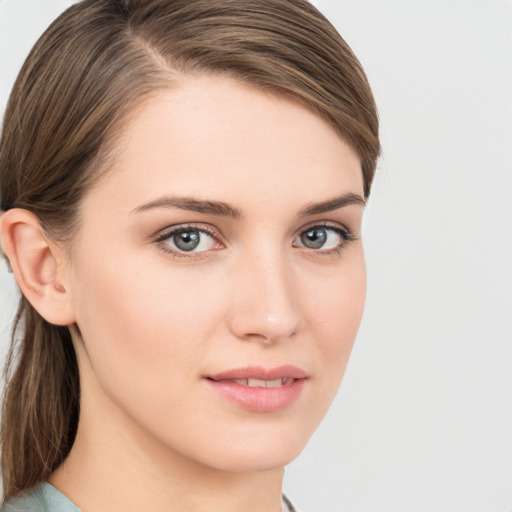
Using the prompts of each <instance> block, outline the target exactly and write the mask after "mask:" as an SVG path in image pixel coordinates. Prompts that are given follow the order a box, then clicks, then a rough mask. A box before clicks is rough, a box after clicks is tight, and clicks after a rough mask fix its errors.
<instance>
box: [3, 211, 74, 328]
mask: <svg viewBox="0 0 512 512" xmlns="http://www.w3.org/2000/svg"><path fill="white" fill-rule="evenodd" d="M0 241H1V245H2V249H3V251H4V253H5V255H6V256H7V258H8V260H9V263H10V266H11V268H12V271H13V273H14V275H15V277H16V281H17V282H18V286H19V287H20V289H21V292H22V293H23V295H24V296H25V297H26V298H27V300H28V301H29V302H30V303H31V304H32V306H33V307H34V308H35V309H36V311H37V312H38V313H39V314H40V315H41V316H42V317H43V318H44V319H45V320H46V321H47V322H49V323H51V324H55V325H70V324H72V323H74V322H75V316H74V311H73V307H72V300H71V294H70V290H69V289H68V288H69V286H68V284H67V282H66V275H65V269H66V268H67V265H65V264H64V263H65V255H66V253H65V252H64V250H63V249H62V248H61V247H59V245H58V244H57V243H56V242H54V241H53V240H51V239H50V238H49V237H48V236H47V235H46V233H45V231H44V229H43V227H42V226H41V223H40V221H39V219H38V218H37V216H36V215H34V214H33V213H31V212H29V211H28V210H24V209H21V208H13V209H11V210H8V211H7V212H4V213H3V214H2V217H1V218H0Z"/></svg>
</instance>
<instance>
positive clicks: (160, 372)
mask: <svg viewBox="0 0 512 512" xmlns="http://www.w3.org/2000/svg"><path fill="white" fill-rule="evenodd" d="M362 196H363V182H362V176H361V168H360V162H359V159H358V158H357V156H356V155H355V153H354V152H353V151H352V150H351V149H350V148H349V146H348V145H347V144H346V143H345V142H344V141H343V140H341V139H340V137H339V136H338V135H337V134H336V133H335V132H334V131H333V130H332V129H331V128H330V127H329V126H328V125H327V124H326V123H325V122H324V121H322V120H321V119H320V118H319V117H318V116H316V115H315V114H313V113H311V112H310V111H308V110H306V109H305V108H303V107H302V106H299V105H297V104H294V103H292V102H290V101H289V100H285V99H282V98H279V97H276V96H273V95H269V94H264V93H262V92H258V91H255V90H253V89H251V88H248V87H247V86H244V85H240V84H239V83H237V82H235V81H233V80H229V79H226V78H219V77H211V76H210V77H182V78H180V80H179V83H178V84H177V85H176V86H175V87H173V88H171V89H169V90H166V91H160V92H158V93H157V94H155V95H154V96H153V97H152V98H151V99H150V100H149V101H147V102H146V103H144V105H142V106H141V108H140V109H139V110H138V111H137V113H136V115H134V116H132V118H131V119H130V120H129V122H128V123H127V124H126V126H124V128H123V133H122V136H121V137H119V143H118V147H117V150H116V157H115V162H114V165H113V168H112V169H111V170H110V171H109V172H108V173H107V175H106V176H105V177H103V178H101V179H100V180H99V181H98V182H97V183H96V184H95V186H94V187H93V188H92V189H91V190H90V191H89V192H88V193H87V195H86V197H85V198H84V200H83V203H82V205H81V222H80V227H79V230H78V232H77V234H76V237H75V239H74V240H73V244H72V251H69V250H67V249H66V248H63V247H60V246H59V244H56V243H55V242H52V241H51V240H49V239H48V238H47V237H46V236H45V235H44V233H43V232H42V230H41V229H40V226H39V225H38V223H37V220H36V219H34V217H33V216H31V214H29V213H28V212H25V211H22V210H11V211H10V212H7V213H6V214H5V215H4V216H3V218H2V235H3V244H4V248H5V250H6V252H7V254H8V255H9V256H10V257H12V260H13V261H11V264H12V266H13V270H14V271H15V273H16V275H17V276H19V278H18V281H19V282H20V286H21V288H22V290H23V292H24V293H25V294H26V295H27V297H29V299H31V302H32V303H33V304H34V306H35V307H36V308H37V309H38V310H39V311H40V313H41V314H42V315H43V316H46V317H47V318H49V319H50V320H51V321H53V322H54V323H60V324H65V325H66V324H76V325H77V327H78V329H74V331H73V332H74V342H75V347H76V352H77V356H78V361H79V367H80V378H81V391H82V395H81V416H80V424H79V430H78V435H77V438H76V442H75V444H74V446H73V448H72V451H71V453H70V455H69V457H68V458H67V459H66V461H65V462H64V463H63V464H62V466H61V467H60V468H59V469H58V470H57V471H56V472H55V473H54V474H53V475H52V477H51V479H50V482H51V483H52V484H53V485H55V486H56V487H57V488H58V489H60V490H61V491H62V492H64V493H65V494H66V495H67V496H68V497H69V498H70V499H71V500H72V501H74V502H75V503H76V504H77V505H78V506H79V507H81V508H82V509H83V510H84V512H89V511H90V512H107V511H109V512H111V511H112V510H123V511H128V512H132V511H133V512H135V511H140V510H151V511H155V512H160V511H162V512H163V511H164V510H165V511H183V510H194V511H195V512H206V511H208V512H212V511H213V512H221V511H222V512H235V511H236V512H239V511H241V510H244V511H250V512H269V511H275V512H278V511H279V510H280V502H281V501H280V500H281V485H282V476H283V470H282V468H283V467H284V465H286V464H287V463H289V462H290V461H292V460H293V459H294V458H295V457H296V456H297V455H298V454H299V453H300V451H301V450H302V449H303V447H304V445H305V444H306V442H307V440H308V439H309V437H310V436H311V434H312V433H313V432H314V430H315V429H316V427H317V426H318V424H319V422H320V421H321V419H322V417H323V416H324V414H325V412H326V411H327V408H328V407H329V405H330V403H331V401H332V399H333V397H334V395H335V393H336V390H337V388H338V386H339V383H340V381H341V378H342V376H343V373H344V370H345V367H346V363H347V360H348V357H349V354H350V350H351V348H352V344H353V342H354V338H355V335H356V332H357V329H358V326H359V322H360V319H361V315H362V310H363V304H364V296H365V265H364V254H363V248H362V242H361V238H360V229H361V220H362V214H363V209H364V201H363V200H362ZM177 228H180V229H181V231H180V232H177V231H176V229H177ZM33 240H35V242H34V241H33ZM23 244H25V247H24V248H23V249H22V247H21V246H22V245H23ZM31 244H32V245H31ZM16 247H18V248H17V249H16ZM22 253H23V254H33V256H31V257H27V258H25V260H26V261H24V258H23V256H22ZM24 283H28V284H24ZM249 365H250V366H256V367H258V368H260V369H261V368H263V369H264V370H269V369H275V368H280V367H283V366H290V365H292V366H293V367H294V368H296V369H297V368H298V369H300V370H301V371H302V372H303V376H296V377H295V378H289V379H287V380H286V382H281V386H282V387H284V386H286V385H288V384H290V381H292V382H295V383H296V382H300V389H299V390H298V391H297V392H296V393H295V394H294V395H293V397H292V398H291V399H289V400H288V399H284V401H283V399H282V397H283V394H282V393H281V391H279V390H278V391H274V390H271V391H269V392H268V395H263V392H260V391H259V390H256V392H255V394H254V396H256V399H255V400H256V402H257V403H256V404H255V403H254V400H253V402H251V400H252V398H251V397H253V398H254V396H253V395H250V394H244V393H245V391H244V389H242V391H241V393H242V395H241V396H243V400H242V402H241V401H240V400H238V401H237V400H233V399H232V398H230V397H229V396H226V395H225V394H223V393H222V392H219V389H218V388H217V387H216V386H215V385H212V380H213V379H212V376H214V375H217V376H218V374H220V373H222V372H226V371H229V370H231V369H240V368H247V367H248V366H249ZM261 371H263V370H261ZM294 371H296V370H294ZM285 373H286V372H285ZM249 377H250V376H249ZM267 377H268V378H263V379H261V380H273V381H275V379H276V376H275V375H273V374H272V375H270V374H269V375H267ZM279 377H280V376H279ZM235 378H238V377H235ZM228 380H229V379H228ZM231 380H232V379H231ZM214 384H215V383H214ZM256 384H257V386H256V387H259V385H260V384H261V383H258V382H257V383H256ZM248 385H249V382H248V381H247V382H246V383H245V385H244V384H240V383H239V382H237V383H235V384H233V383H232V382H231V383H229V382H228V383H227V387H228V388H230V389H231V388H236V386H243V387H244V388H245V389H247V387H249V386H248ZM237 389H238V388H237ZM287 396H288V395H287ZM276 397H277V398H276ZM246 398H247V400H248V401H247V403H246V402H244V400H245V399H246ZM272 400H274V401H272ZM269 404H273V405H269Z"/></svg>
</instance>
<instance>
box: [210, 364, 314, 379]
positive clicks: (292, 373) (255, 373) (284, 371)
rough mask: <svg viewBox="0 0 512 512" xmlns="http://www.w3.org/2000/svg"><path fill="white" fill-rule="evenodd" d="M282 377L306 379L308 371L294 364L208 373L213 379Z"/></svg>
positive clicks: (248, 367) (247, 367)
mask: <svg viewBox="0 0 512 512" xmlns="http://www.w3.org/2000/svg"><path fill="white" fill-rule="evenodd" d="M282 377H286V378H288V379H304V378H306V377H307V373H306V372H305V371H304V370H302V369H300V368H297V367H296V366H292V365H283V366H276V367H275V368H264V367H262V366H246V367H244V368H233V369H231V370H226V371H224V372H220V373H217V374H215V375H208V378H209V379H212V380H233V379H260V380H274V379H279V378H282Z"/></svg>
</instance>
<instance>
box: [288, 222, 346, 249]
mask: <svg viewBox="0 0 512 512" xmlns="http://www.w3.org/2000/svg"><path fill="white" fill-rule="evenodd" d="M353 239H354V237H353V236H352V234H351V233H350V231H348V230H346V229H343V228H341V227H337V226H311V227H310V228H308V229H306V230H304V231H302V232H301V233H300V234H299V236H298V237H297V238H296V239H295V240H294V243H293V245H294V246H295V247H306V248H307V249H311V250H316V251H321V252H327V253H329V252H332V251H337V250H341V249H342V248H343V247H344V246H345V244H346V243H347V242H349V241H351V240H353Z"/></svg>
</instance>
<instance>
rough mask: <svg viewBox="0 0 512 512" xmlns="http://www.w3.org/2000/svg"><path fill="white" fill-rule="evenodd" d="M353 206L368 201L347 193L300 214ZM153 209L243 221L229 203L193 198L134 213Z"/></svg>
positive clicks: (145, 206) (154, 204)
mask: <svg viewBox="0 0 512 512" xmlns="http://www.w3.org/2000/svg"><path fill="white" fill-rule="evenodd" d="M351 204H359V205H362V206H364V205H366V201H365V200H364V199H363V198H362V197H361V196H360V195H357V194H353V193H352V192H347V193H346V194H342V195H341V196H338V197H334V198H332V199H327V200H326V201H322V202H321V203H312V204H309V205H307V206H305V207H304V208H302V209H301V210H300V212H299V216H300V217H307V216H310V215H318V214H320V213H326V212H331V211H333V210H338V209H340V208H343V207H344V206H348V205H351ZM153 208H180V209H182V210H189V211H193V212H198V213H206V214H210V215H219V216H223V217H232V218H233V219H241V218H242V217H243V215H242V212H241V211H240V210H239V209H238V208H235V207H233V206H231V205H230V204H228V203H224V202H222V201H205V200H201V199H194V198H191V197H174V196H164V197H161V198H159V199H155V200H154V201H150V202H149V203H145V204H143V205H141V206H138V207H137V208H135V209H134V210H132V213H138V212H144V211H147V210H151V209H153Z"/></svg>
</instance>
